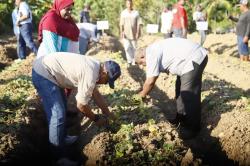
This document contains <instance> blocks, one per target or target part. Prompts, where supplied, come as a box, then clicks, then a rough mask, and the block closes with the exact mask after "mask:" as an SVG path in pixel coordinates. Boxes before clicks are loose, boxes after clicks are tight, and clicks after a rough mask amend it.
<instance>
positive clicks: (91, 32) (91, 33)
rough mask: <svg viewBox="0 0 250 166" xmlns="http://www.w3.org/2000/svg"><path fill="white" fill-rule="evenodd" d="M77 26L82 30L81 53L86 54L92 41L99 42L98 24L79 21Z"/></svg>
mask: <svg viewBox="0 0 250 166" xmlns="http://www.w3.org/2000/svg"><path fill="white" fill-rule="evenodd" d="M77 27H78V28H79V30H80V36H79V50H80V54H82V55H85V54H86V52H87V51H88V49H89V48H88V47H89V44H90V43H91V42H98V40H99V39H98V37H97V26H96V25H95V24H92V23H87V22H84V23H78V24H77Z"/></svg>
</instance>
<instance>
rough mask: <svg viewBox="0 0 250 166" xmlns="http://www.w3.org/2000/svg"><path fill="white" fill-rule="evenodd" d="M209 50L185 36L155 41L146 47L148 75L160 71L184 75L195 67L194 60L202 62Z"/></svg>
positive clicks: (151, 75)
mask: <svg viewBox="0 0 250 166" xmlns="http://www.w3.org/2000/svg"><path fill="white" fill-rule="evenodd" d="M206 55H207V51H206V50H205V49H204V48H203V47H202V46H200V45H199V44H198V43H194V42H192V41H191V40H188V39H183V38H169V39H165V40H161V41H158V42H155V43H153V44H152V45H150V46H148V47H147V49H146V73H147V77H154V76H159V74H160V72H166V71H168V72H170V73H171V74H174V75H178V76H182V75H183V74H185V73H187V72H189V71H192V70H193V69H194V66H193V62H196V63H197V64H199V65H200V64H201V63H202V61H203V60H204V58H205V57H206Z"/></svg>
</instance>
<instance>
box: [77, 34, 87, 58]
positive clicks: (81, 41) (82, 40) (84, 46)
mask: <svg viewBox="0 0 250 166" xmlns="http://www.w3.org/2000/svg"><path fill="white" fill-rule="evenodd" d="M88 44H89V39H86V38H84V37H81V36H80V37H79V51H80V54H82V55H85V54H86V52H87V51H88Z"/></svg>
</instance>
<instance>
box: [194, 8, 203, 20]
mask: <svg viewBox="0 0 250 166" xmlns="http://www.w3.org/2000/svg"><path fill="white" fill-rule="evenodd" d="M193 20H194V21H196V22H197V21H205V15H204V14H203V13H202V12H199V11H196V12H194V14H193Z"/></svg>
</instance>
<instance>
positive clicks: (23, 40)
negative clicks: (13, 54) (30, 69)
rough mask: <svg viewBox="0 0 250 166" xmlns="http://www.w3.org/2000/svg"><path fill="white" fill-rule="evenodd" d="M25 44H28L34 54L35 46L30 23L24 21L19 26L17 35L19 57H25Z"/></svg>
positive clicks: (35, 51)
mask: <svg viewBox="0 0 250 166" xmlns="http://www.w3.org/2000/svg"><path fill="white" fill-rule="evenodd" d="M26 46H28V47H29V48H30V49H31V51H32V52H33V53H34V54H35V55H36V54H37V47H36V44H35V42H34V41H33V38H32V24H31V23H26V24H23V25H21V26H20V35H19V45H18V47H19V48H18V49H19V54H18V56H19V58H20V59H25V58H26Z"/></svg>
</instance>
